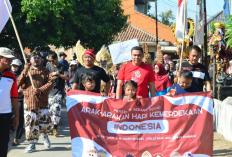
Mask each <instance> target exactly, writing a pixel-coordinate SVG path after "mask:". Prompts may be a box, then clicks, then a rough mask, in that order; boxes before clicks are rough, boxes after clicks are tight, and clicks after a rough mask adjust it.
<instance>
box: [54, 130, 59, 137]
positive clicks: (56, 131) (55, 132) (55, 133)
mask: <svg viewBox="0 0 232 157" xmlns="http://www.w3.org/2000/svg"><path fill="white" fill-rule="evenodd" d="M53 135H54V136H56V137H57V136H59V132H58V130H57V129H53Z"/></svg>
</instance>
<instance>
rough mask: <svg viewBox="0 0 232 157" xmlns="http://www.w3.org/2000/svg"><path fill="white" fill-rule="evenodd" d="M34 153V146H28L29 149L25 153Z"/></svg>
mask: <svg viewBox="0 0 232 157" xmlns="http://www.w3.org/2000/svg"><path fill="white" fill-rule="evenodd" d="M32 152H35V144H30V145H29V147H28V148H27V149H26V150H25V153H32Z"/></svg>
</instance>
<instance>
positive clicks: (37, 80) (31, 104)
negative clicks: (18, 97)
mask: <svg viewBox="0 0 232 157" xmlns="http://www.w3.org/2000/svg"><path fill="white" fill-rule="evenodd" d="M30 72H31V75H32V79H33V83H34V85H35V88H38V89H40V90H41V93H40V94H34V93H33V88H32V85H31V81H30V78H29V76H28V73H27V72H26V71H25V69H24V70H23V71H22V73H21V75H20V76H19V77H18V78H17V82H18V85H19V86H22V85H24V86H25V87H24V89H23V94H24V102H25V104H27V107H28V110H29V111H31V110H34V109H38V108H40V107H46V106H48V94H49V91H50V90H51V89H52V88H53V79H52V76H51V75H50V72H49V70H48V69H47V68H38V69H34V68H32V67H31V68H30Z"/></svg>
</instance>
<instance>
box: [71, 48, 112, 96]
mask: <svg viewBox="0 0 232 157" xmlns="http://www.w3.org/2000/svg"><path fill="white" fill-rule="evenodd" d="M83 57H84V63H85V66H83V67H80V68H78V69H77V71H76V74H75V78H74V81H73V82H74V84H73V87H72V89H78V84H79V79H80V77H81V75H82V74H84V73H87V72H89V73H93V74H94V75H95V78H96V81H95V82H96V86H95V88H94V90H93V91H95V92H96V93H100V86H101V80H103V81H104V82H105V83H106V89H105V90H104V93H102V96H108V94H109V90H110V78H109V76H108V75H107V74H106V72H105V70H104V69H103V68H100V67H98V66H95V65H94V61H95V52H94V50H92V49H88V50H86V51H85V53H84V55H83ZM68 90H69V89H68ZM68 90H67V91H68Z"/></svg>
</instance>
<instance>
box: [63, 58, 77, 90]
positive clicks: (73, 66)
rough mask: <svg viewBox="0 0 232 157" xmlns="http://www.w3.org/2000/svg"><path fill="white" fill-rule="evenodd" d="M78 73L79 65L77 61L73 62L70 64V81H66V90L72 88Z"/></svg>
mask: <svg viewBox="0 0 232 157" xmlns="http://www.w3.org/2000/svg"><path fill="white" fill-rule="evenodd" d="M76 71H77V63H76V61H74V60H73V61H71V62H70V68H69V69H68V77H69V81H65V87H66V88H67V87H70V88H72V86H73V81H74V78H75V73H76Z"/></svg>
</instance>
